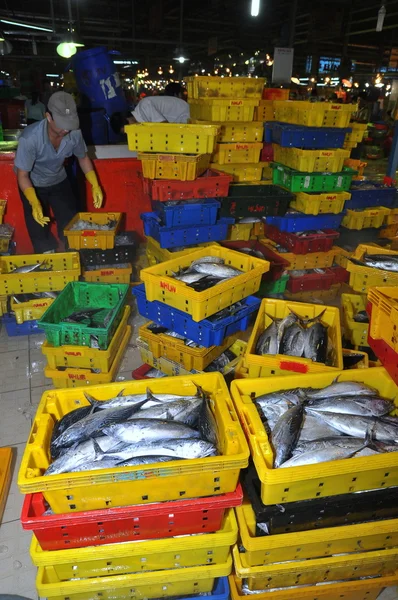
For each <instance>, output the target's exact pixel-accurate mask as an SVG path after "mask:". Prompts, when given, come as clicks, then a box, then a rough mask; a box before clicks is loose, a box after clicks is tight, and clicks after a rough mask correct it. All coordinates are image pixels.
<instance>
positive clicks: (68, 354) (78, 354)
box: [65, 350, 82, 356]
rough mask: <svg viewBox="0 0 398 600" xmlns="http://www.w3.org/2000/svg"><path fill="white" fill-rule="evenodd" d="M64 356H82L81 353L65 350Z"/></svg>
mask: <svg viewBox="0 0 398 600" xmlns="http://www.w3.org/2000/svg"><path fill="white" fill-rule="evenodd" d="M65 354H66V356H82V353H81V352H71V351H68V350H65Z"/></svg>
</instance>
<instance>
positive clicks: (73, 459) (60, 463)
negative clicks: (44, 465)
mask: <svg viewBox="0 0 398 600" xmlns="http://www.w3.org/2000/svg"><path fill="white" fill-rule="evenodd" d="M96 443H97V444H99V446H100V448H101V450H102V451H107V450H109V449H110V448H112V447H113V446H116V444H117V442H116V441H115V440H114V439H112V438H110V437H106V436H102V437H98V438H97V439H96ZM95 458H96V449H95V445H94V440H88V441H87V442H83V443H82V444H78V445H77V446H73V447H72V448H68V449H67V450H66V452H64V454H62V455H61V456H60V457H59V458H57V459H56V460H55V461H54V462H53V463H51V465H50V466H49V467H48V469H47V471H46V472H45V473H44V475H59V474H61V473H69V472H71V471H73V470H74V469H76V468H77V467H79V466H80V465H83V464H86V463H88V462H91V461H93V460H95Z"/></svg>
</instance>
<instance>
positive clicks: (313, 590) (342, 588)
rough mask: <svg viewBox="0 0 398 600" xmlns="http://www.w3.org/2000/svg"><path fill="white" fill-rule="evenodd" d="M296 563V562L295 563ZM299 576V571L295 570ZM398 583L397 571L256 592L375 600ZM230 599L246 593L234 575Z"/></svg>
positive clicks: (290, 599) (285, 599)
mask: <svg viewBox="0 0 398 600" xmlns="http://www.w3.org/2000/svg"><path fill="white" fill-rule="evenodd" d="M296 564H297V563H296ZM297 575H298V576H299V572H298V571H297ZM397 583H398V571H397V572H396V573H394V575H389V576H384V577H379V576H377V577H375V578H374V579H355V580H352V581H344V582H343V581H339V582H338V583H330V584H328V585H322V584H321V583H319V584H318V585H317V586H313V585H312V584H311V585H309V586H303V585H300V584H299V583H298V584H297V586H295V587H293V588H292V587H289V588H287V589H285V590H283V589H282V590H280V591H277V592H270V591H269V590H266V591H265V592H264V593H263V594H261V593H259V592H258V593H257V594H256V597H257V599H258V600H336V599H337V598H344V600H376V599H377V598H378V597H379V595H380V593H381V592H382V591H383V589H384V588H385V587H390V586H394V585H396V584H397ZM229 586H230V590H231V600H245V598H247V595H246V594H244V593H243V592H242V581H241V580H240V579H238V578H237V577H236V576H234V575H230V576H229Z"/></svg>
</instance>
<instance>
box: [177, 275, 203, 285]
mask: <svg viewBox="0 0 398 600" xmlns="http://www.w3.org/2000/svg"><path fill="white" fill-rule="evenodd" d="M173 277H174V279H177V280H178V281H182V283H195V282H196V281H200V280H201V279H203V278H204V277H206V275H203V273H183V274H182V275H173Z"/></svg>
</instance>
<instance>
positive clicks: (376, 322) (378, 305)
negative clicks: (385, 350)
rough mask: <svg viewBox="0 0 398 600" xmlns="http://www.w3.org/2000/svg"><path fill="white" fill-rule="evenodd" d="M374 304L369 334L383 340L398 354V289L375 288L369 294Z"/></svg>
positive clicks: (370, 300) (375, 338)
mask: <svg viewBox="0 0 398 600" xmlns="http://www.w3.org/2000/svg"><path fill="white" fill-rule="evenodd" d="M368 300H369V302H370V303H371V304H372V318H371V320H370V326H369V334H370V336H371V337H372V339H374V340H380V339H381V340H383V341H384V342H386V344H388V346H389V347H390V348H392V349H393V350H394V352H398V338H397V329H398V287H397V286H395V287H374V288H371V289H370V290H369V292H368Z"/></svg>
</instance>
